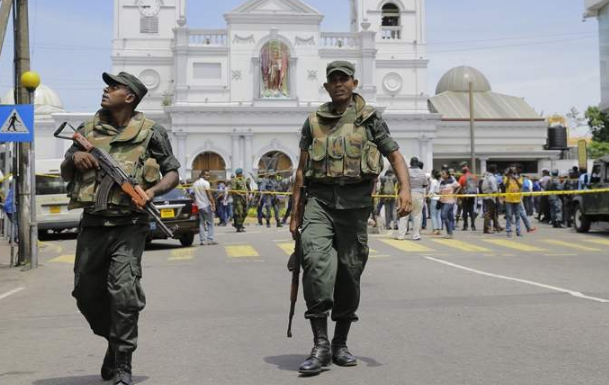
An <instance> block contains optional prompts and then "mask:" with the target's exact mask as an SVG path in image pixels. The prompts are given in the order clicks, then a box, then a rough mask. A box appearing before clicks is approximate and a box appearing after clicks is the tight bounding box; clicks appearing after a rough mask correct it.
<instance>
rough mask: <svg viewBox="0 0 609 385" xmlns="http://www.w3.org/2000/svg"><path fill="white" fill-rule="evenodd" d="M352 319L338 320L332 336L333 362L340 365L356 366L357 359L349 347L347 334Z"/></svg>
mask: <svg viewBox="0 0 609 385" xmlns="http://www.w3.org/2000/svg"><path fill="white" fill-rule="evenodd" d="M349 328H351V321H336V326H335V328H334V338H332V362H333V363H335V364H336V365H338V366H355V365H357V359H355V357H354V356H353V355H352V354H351V353H350V352H349V348H347V335H348V334H349Z"/></svg>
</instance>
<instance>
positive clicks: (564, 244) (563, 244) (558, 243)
mask: <svg viewBox="0 0 609 385" xmlns="http://www.w3.org/2000/svg"><path fill="white" fill-rule="evenodd" d="M543 242H545V243H549V244H551V245H555V246H561V247H567V248H571V249H576V250H583V251H601V250H600V249H595V248H594V247H589V246H583V245H578V244H576V243H572V242H565V241H559V240H556V239H544V240H543Z"/></svg>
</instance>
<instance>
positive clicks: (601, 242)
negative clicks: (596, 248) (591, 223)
mask: <svg viewBox="0 0 609 385" xmlns="http://www.w3.org/2000/svg"><path fill="white" fill-rule="evenodd" d="M584 241H586V242H590V243H595V244H597V245H601V246H609V240H606V239H584Z"/></svg>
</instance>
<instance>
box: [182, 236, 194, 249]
mask: <svg viewBox="0 0 609 385" xmlns="http://www.w3.org/2000/svg"><path fill="white" fill-rule="evenodd" d="M194 241H195V235H194V234H184V235H182V236H181V237H180V243H181V244H182V246H184V247H188V246H192V243H193V242H194Z"/></svg>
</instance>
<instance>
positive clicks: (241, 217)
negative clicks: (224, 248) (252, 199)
mask: <svg viewBox="0 0 609 385" xmlns="http://www.w3.org/2000/svg"><path fill="white" fill-rule="evenodd" d="M230 191H231V195H232V196H233V207H234V213H233V220H234V226H235V228H236V229H237V232H238V233H245V227H244V226H243V222H244V221H245V218H246V217H247V191H248V188H247V183H246V181H245V178H244V177H243V170H242V169H240V168H238V169H237V170H235V178H234V179H233V180H232V182H231V190H230Z"/></svg>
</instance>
